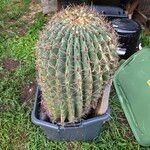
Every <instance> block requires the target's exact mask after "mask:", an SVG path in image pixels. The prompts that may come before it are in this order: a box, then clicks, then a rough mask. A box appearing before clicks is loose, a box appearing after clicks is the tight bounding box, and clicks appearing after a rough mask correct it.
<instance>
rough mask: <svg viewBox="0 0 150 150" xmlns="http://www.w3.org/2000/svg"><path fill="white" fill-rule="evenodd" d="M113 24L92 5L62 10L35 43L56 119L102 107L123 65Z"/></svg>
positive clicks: (42, 80)
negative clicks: (111, 80) (106, 90)
mask: <svg viewBox="0 0 150 150" xmlns="http://www.w3.org/2000/svg"><path fill="white" fill-rule="evenodd" d="M116 47H117V38H116V34H115V32H114V31H113V29H112V28H111V27H110V24H109V23H108V22H107V21H106V20H105V19H104V18H103V17H102V16H99V15H98V14H96V13H95V12H94V11H93V10H90V9H89V8H87V7H75V8H67V9H66V10H63V11H62V12H59V13H57V14H56V15H54V17H53V18H52V19H51V21H50V22H49V23H48V25H47V26H46V27H45V29H44V30H43V32H41V34H40V38H39V41H38V43H37V48H36V58H37V59H36V64H37V71H38V83H39V85H40V86H41V90H42V97H43V101H44V104H45V108H46V109H47V113H48V115H49V116H50V118H51V120H52V121H57V122H61V123H62V124H63V123H64V122H65V121H67V122H75V121H79V120H80V119H81V118H82V117H83V116H85V115H86V114H88V113H89V111H90V109H91V108H93V109H95V108H96V107H97V104H98V101H99V100H100V98H101V95H102V92H103V87H104V85H105V83H106V82H107V80H108V79H109V78H110V77H111V76H112V74H113V72H114V70H115V68H116V67H117V65H118V61H117V55H116V52H115V50H116Z"/></svg>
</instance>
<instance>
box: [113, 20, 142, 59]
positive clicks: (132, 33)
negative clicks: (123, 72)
mask: <svg viewBox="0 0 150 150" xmlns="http://www.w3.org/2000/svg"><path fill="white" fill-rule="evenodd" d="M111 22H112V26H113V28H114V29H115V31H116V32H117V33H118V36H119V39H118V40H119V44H120V45H119V47H118V49H117V53H118V55H119V56H120V58H123V59H127V58H129V57H130V56H131V55H132V54H134V53H135V52H137V51H138V50H139V37H140V33H141V27H140V25H139V24H138V23H137V22H135V21H134V20H131V19H128V18H117V19H113V20H111Z"/></svg>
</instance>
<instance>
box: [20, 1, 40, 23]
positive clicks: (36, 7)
mask: <svg viewBox="0 0 150 150" xmlns="http://www.w3.org/2000/svg"><path fill="white" fill-rule="evenodd" d="M41 11H42V7H41V4H40V3H39V2H37V1H32V2H31V3H30V5H29V11H28V12H27V13H25V14H24V15H23V16H22V17H21V18H20V20H22V21H25V22H28V23H29V24H31V23H33V22H34V17H35V15H36V14H37V13H39V12H41Z"/></svg>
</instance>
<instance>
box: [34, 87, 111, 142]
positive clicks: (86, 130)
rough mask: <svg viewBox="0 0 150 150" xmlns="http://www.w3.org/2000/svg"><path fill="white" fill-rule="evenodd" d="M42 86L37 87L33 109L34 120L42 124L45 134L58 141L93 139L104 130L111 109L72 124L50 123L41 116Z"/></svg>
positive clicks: (35, 122)
mask: <svg viewBox="0 0 150 150" xmlns="http://www.w3.org/2000/svg"><path fill="white" fill-rule="evenodd" d="M40 95H41V92H40V88H39V87H38V88H37V91H36V96H35V103H34V108H33V111H32V122H33V123H34V124H36V125H39V126H41V128H42V129H43V130H44V133H45V135H46V136H47V138H48V139H50V140H57V141H64V140H65V141H74V140H76V141H91V140H94V139H95V138H96V137H97V136H98V135H99V133H100V132H101V130H102V125H103V124H104V123H105V122H106V121H107V120H108V119H109V116H110V112H109V110H108V111H107V112H106V113H105V114H104V115H101V116H98V117H94V118H91V119H87V120H82V122H80V123H77V124H72V125H69V124H68V125H66V126H61V125H58V124H53V123H49V122H46V121H43V120H41V119H40V118H39V110H40V101H41V96H40Z"/></svg>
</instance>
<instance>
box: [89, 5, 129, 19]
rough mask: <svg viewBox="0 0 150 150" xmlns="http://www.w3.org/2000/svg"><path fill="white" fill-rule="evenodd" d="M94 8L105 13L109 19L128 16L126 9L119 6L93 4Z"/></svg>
mask: <svg viewBox="0 0 150 150" xmlns="http://www.w3.org/2000/svg"><path fill="white" fill-rule="evenodd" d="M90 7H91V8H92V9H94V10H96V12H98V13H99V14H103V15H104V16H106V17H107V18H108V19H111V18H127V16H126V15H125V13H124V10H123V9H122V8H121V7H117V6H103V5H102V6H101V5H91V6H90Z"/></svg>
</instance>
